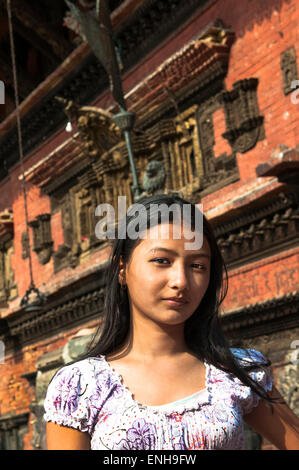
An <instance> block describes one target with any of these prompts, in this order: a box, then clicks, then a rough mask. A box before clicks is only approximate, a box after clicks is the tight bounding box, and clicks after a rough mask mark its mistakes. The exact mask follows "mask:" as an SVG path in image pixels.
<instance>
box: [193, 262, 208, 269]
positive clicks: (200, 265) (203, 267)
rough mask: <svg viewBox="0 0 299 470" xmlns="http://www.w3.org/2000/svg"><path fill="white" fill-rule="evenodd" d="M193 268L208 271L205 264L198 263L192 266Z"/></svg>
mask: <svg viewBox="0 0 299 470" xmlns="http://www.w3.org/2000/svg"><path fill="white" fill-rule="evenodd" d="M192 266H195V267H196V268H198V269H206V267H205V266H204V265H203V264H196V263H194V264H192Z"/></svg>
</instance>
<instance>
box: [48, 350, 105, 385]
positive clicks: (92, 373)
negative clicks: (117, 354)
mask: <svg viewBox="0 0 299 470" xmlns="http://www.w3.org/2000/svg"><path fill="white" fill-rule="evenodd" d="M104 370H107V368H106V367H105V360H104V357H103V356H99V357H87V358H84V359H80V360H78V361H74V362H71V363H68V364H65V365H64V366H62V367H61V368H60V369H58V370H57V371H56V372H55V374H54V376H53V378H52V380H51V381H55V382H57V381H59V380H66V379H68V380H70V379H71V378H72V380H74V379H75V378H77V380H78V379H79V378H83V379H87V378H88V379H89V380H91V379H96V377H97V376H98V374H99V373H101V372H103V371H104Z"/></svg>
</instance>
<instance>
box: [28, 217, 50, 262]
mask: <svg viewBox="0 0 299 470" xmlns="http://www.w3.org/2000/svg"><path fill="white" fill-rule="evenodd" d="M28 225H29V226H30V227H32V229H33V251H35V252H36V254H37V256H38V260H39V262H40V263H41V264H46V263H48V261H49V260H50V258H51V256H52V253H53V243H54V242H53V240H52V236H51V215H50V214H41V215H38V216H37V217H36V219H35V220H33V221H31V222H29V224H28Z"/></svg>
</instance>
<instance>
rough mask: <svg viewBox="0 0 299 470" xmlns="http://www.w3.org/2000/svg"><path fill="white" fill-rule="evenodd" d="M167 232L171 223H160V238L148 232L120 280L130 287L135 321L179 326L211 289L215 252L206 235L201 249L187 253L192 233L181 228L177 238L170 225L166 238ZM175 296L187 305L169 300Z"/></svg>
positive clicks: (122, 270)
mask: <svg viewBox="0 0 299 470" xmlns="http://www.w3.org/2000/svg"><path fill="white" fill-rule="evenodd" d="M167 231H168V224H160V225H159V226H158V237H156V239H151V237H150V234H151V230H150V229H149V230H147V237H146V238H145V239H144V240H142V241H141V242H140V243H139V244H138V245H137V246H136V247H135V248H134V250H133V252H132V254H131V258H130V260H129V262H128V264H127V265H125V264H123V263H122V262H121V265H120V273H119V281H120V282H121V283H126V284H127V289H128V296H129V301H130V306H131V313H132V315H133V319H134V318H136V317H137V316H142V317H147V318H149V319H151V320H152V321H154V322H158V323H160V324H161V323H162V324H167V325H177V324H180V323H182V322H185V321H186V320H187V319H188V318H189V317H191V315H192V314H193V313H194V311H195V310H196V308H197V307H198V305H199V304H200V302H201V300H202V298H203V296H204V294H205V292H206V290H207V288H208V285H209V280H210V257H211V252H210V247H209V244H208V242H207V239H206V238H205V236H203V245H202V247H201V248H200V249H198V250H186V249H185V243H190V235H189V238H188V232H187V231H186V230H184V229H183V228H181V238H180V239H178V238H173V225H172V224H170V225H169V236H168V239H166V237H167V234H168V232H167ZM186 235H187V237H186V238H185V236H186ZM191 241H192V240H191ZM171 297H178V298H179V299H182V300H183V301H184V303H182V302H176V301H171V300H168V299H170V298H171Z"/></svg>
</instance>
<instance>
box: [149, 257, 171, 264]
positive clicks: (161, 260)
mask: <svg viewBox="0 0 299 470" xmlns="http://www.w3.org/2000/svg"><path fill="white" fill-rule="evenodd" d="M151 261H157V263H158V264H165V263H163V261H167V262H168V259H166V258H155V259H151Z"/></svg>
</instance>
